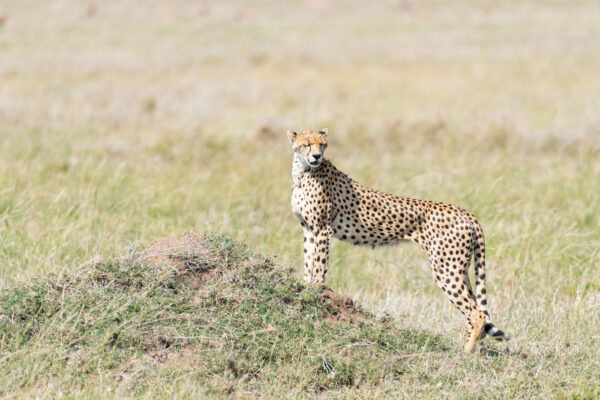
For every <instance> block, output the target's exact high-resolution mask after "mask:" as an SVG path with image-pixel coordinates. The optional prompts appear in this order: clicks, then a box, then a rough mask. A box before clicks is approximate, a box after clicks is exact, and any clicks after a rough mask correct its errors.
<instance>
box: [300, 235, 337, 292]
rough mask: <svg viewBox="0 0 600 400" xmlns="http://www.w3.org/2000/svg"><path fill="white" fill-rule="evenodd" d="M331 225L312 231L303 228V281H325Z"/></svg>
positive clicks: (309, 282)
mask: <svg viewBox="0 0 600 400" xmlns="http://www.w3.org/2000/svg"><path fill="white" fill-rule="evenodd" d="M332 235H333V230H332V229H331V227H325V228H322V229H320V230H316V231H313V230H311V229H310V228H304V283H305V284H307V285H308V284H319V283H325V276H326V275H327V265H328V262H329V247H330V245H331V236H332Z"/></svg>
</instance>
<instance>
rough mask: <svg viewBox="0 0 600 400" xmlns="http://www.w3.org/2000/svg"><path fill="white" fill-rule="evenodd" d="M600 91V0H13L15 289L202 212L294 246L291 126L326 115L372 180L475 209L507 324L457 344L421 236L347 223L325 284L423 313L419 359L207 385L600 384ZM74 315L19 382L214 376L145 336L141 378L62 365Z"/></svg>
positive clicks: (198, 223) (207, 222) (576, 393)
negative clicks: (376, 240)
mask: <svg viewBox="0 0 600 400" xmlns="http://www.w3.org/2000/svg"><path fill="white" fill-rule="evenodd" d="M598 93H600V6H599V5H598V3H597V2H595V1H587V2H583V1H572V2H554V1H529V2H517V1H508V2H495V1H487V2H460V3H453V4H449V3H447V2H431V1H423V2H417V1H414V2H413V1H383V2H378V3H373V2H359V1H345V2H342V1H324V0H323V1H320V0H312V1H304V2H275V1H256V2H252V4H249V3H246V2H241V1H240V2H234V1H224V2H188V1H147V2H144V3H143V4H142V3H135V2H130V1H125V2H117V1H114V2H113V1H110V2H108V1H105V2H91V1H85V2H80V1H55V2H44V1H19V2H16V1H12V2H11V1H2V2H0V293H16V292H14V291H15V290H19V288H21V287H25V286H24V285H26V284H31V282H37V281H38V278H39V279H44V278H43V277H45V276H49V274H54V276H56V275H58V276H70V274H71V273H72V274H73V276H79V275H77V274H80V273H82V272H76V271H81V270H82V267H81V266H82V265H84V266H86V265H87V266H90V265H95V264H93V263H91V264H90V260H93V259H96V258H110V257H114V256H119V255H122V254H124V253H126V252H128V251H129V252H131V251H132V249H133V250H135V249H136V248H139V247H141V246H142V244H145V243H148V242H150V241H152V240H153V239H155V238H157V237H162V236H180V235H181V234H182V233H183V232H186V231H193V232H218V233H223V234H226V235H227V236H228V237H231V238H233V239H235V240H237V241H240V242H244V243H246V244H247V245H248V247H249V248H250V249H252V251H253V252H257V253H261V254H265V255H277V258H276V259H275V262H276V263H277V264H279V265H284V266H298V267H299V266H300V265H301V242H302V235H301V229H300V227H299V225H298V223H297V221H296V220H295V218H294V217H293V216H292V215H291V211H290V206H289V202H290V191H291V177H290V167H291V150H290V149H289V145H288V142H287V139H286V138H285V130H286V129H288V128H292V129H296V130H302V129H304V128H321V127H328V128H329V132H330V146H329V149H328V151H327V156H328V157H329V158H330V159H331V160H332V161H333V162H334V163H335V164H336V165H337V166H338V167H339V168H340V169H341V170H343V171H344V172H346V173H348V174H349V175H350V176H352V177H354V178H355V179H357V180H358V181H359V182H361V183H363V184H365V185H369V186H372V187H375V188H378V189H380V190H384V191H388V192H392V193H396V194H401V195H404V196H409V197H416V198H422V199H435V200H438V201H444V202H450V203H456V204H460V205H462V206H463V207H465V208H468V209H470V210H471V211H472V212H473V213H474V214H475V215H476V216H477V217H478V219H479V220H480V222H481V224H482V226H483V228H484V231H485V233H486V239H487V260H488V264H487V265H488V273H487V277H488V294H489V295H488V301H489V304H490V310H491V313H492V318H493V319H494V321H495V323H496V324H497V326H498V327H500V328H501V329H503V330H505V331H506V332H507V333H508V334H509V335H511V336H512V338H513V340H512V342H511V343H510V345H509V348H508V350H506V347H505V346H504V345H497V344H486V349H487V351H486V352H485V353H484V354H480V355H476V356H473V355H471V356H467V355H464V354H462V352H461V347H462V342H463V340H464V337H465V334H464V333H465V332H464V331H465V329H464V325H463V322H462V319H461V317H460V316H459V314H458V312H457V311H456V310H455V309H453V308H452V307H451V306H450V304H448V303H447V301H446V300H445V299H444V297H443V295H442V293H441V291H440V290H439V289H438V288H437V287H436V286H435V284H434V283H433V280H432V279H431V274H430V272H429V270H428V264H427V260H426V258H425V255H424V253H423V252H422V251H421V250H420V249H419V248H418V247H417V246H414V245H406V246H400V247H395V248H385V249H379V250H376V251H371V250H368V249H363V248H354V247H351V246H349V245H345V244H342V243H339V242H336V243H334V245H333V251H332V256H331V262H330V274H329V277H328V283H329V284H330V285H331V286H332V287H333V288H334V289H335V290H336V291H337V292H340V293H344V294H348V295H351V296H352V297H353V298H354V299H355V301H356V302H357V303H359V304H361V305H362V306H363V307H364V308H365V309H366V310H369V311H371V312H372V313H373V314H375V315H377V316H383V315H389V316H390V317H393V321H394V322H393V324H395V326H394V327H387V328H385V329H396V330H397V332H415V334H414V335H415V339H414V341H412V342H410V343H412V344H410V346H408V347H409V348H410V353H409V355H411V357H407V359H408V360H410V362H407V363H405V364H403V365H404V369H403V370H402V373H390V374H389V375H385V376H380V377H379V378H378V379H371V380H369V379H370V378H369V379H366V383H365V384H362V386H361V382H363V381H362V380H361V379H357V380H354V378H353V380H351V381H348V380H346V381H344V380H342V381H335V380H334V381H330V382H328V383H327V382H326V383H325V384H323V385H321V386H319V385H320V384H319V385H316V386H311V384H308V383H306V382H303V381H301V380H293V379H292V380H290V381H287V383H286V381H281V380H277V379H278V378H277V376H278V375H277V374H272V375H269V374H268V373H267V372H265V371H262V373H263V375H260V374H258V375H257V376H254V377H253V378H252V379H255V380H250V381H248V380H247V377H245V378H244V379H246V380H243V379H242V378H243V377H244V376H243V374H242V376H241V377H238V376H236V373H234V372H235V371H236V368H237V367H235V368H229V370H230V371H233V372H232V374H233V375H231V376H230V379H231V382H233V381H236V380H237V381H239V382H238V383H239V384H238V385H233V386H232V385H231V382H229V383H228V382H227V380H226V379H225V380H224V381H219V380H217V381H213V382H212V383H211V385H212V386H211V388H212V389H211V390H213V391H211V392H210V393H212V394H213V395H214V396H217V397H218V396H225V395H227V394H229V395H232V396H238V397H255V396H260V395H263V396H265V397H273V398H277V397H282V396H285V395H287V394H289V395H290V396H294V397H299V396H323V397H346V398H353V397H356V396H359V397H381V398H385V397H399V396H411V397H430V398H438V397H440V396H442V397H450V398H463V397H474V398H476V397H479V396H485V397H515V398H531V397H541V398H549V397H550V398H554V397H557V398H562V397H567V398H568V397H579V398H595V397H598V396H600V387H599V386H598V383H597V382H599V381H600V365H599V361H598V360H599V359H600V343H599V342H600V328H599V327H600V312H599V311H600V268H599V264H600V254H599V249H600V232H599V231H598V225H599V223H600V220H599V218H600V217H599V215H600V198H599V197H600V100H599V98H598ZM90 268H91V267H90ZM132 268H133V267H132ZM83 270H84V271H85V270H86V269H85V267H84V268H83ZM128 271H129V270H128ZM113 272H114V271H113ZM90 273H91V272H90ZM136 274H138V272H136ZM136 276H138V275H136ZM142 276H144V275H142ZM296 276H297V277H300V271H299V270H297V271H296ZM146 278H147V282H153V281H152V278H150V277H146ZM86 279H87V278H86ZM156 279H158V278H156ZM161 279H162V278H161ZM282 279H283V278H282ZM84 281H85V279H84ZM160 282H162V281H160ZM286 282H287V281H286ZM157 285H158V286H156V287H159V288H162V287H163V286H161V285H163V283H160V284H157ZM165 285H166V286H167V287H168V284H165ZM175 286H176V285H175ZM36 287H37V286H36ZM152 288H155V287H154V286H152ZM152 290H154V289H152ZM161 290H162V289H161ZM286 290H287V289H286ZM290 290H291V289H290ZM292 292H293V290H292ZM286 293H287V292H286ZM294 293H295V292H294ZM303 293H304V292H303ZM25 297H27V296H25ZM51 298H52V299H55V298H54V297H51ZM58 298H60V296H59V297H56V299H58ZM174 299H175V297H174V298H173V299H171V301H172V302H173V304H177V303H176V301H175V300H174ZM163 300H164V299H163ZM188 300H189V301H192V300H193V299H192V300H190V299H188ZM57 301H58V300H57ZM182 301H183V300H182ZM186 301H187V300H186ZM269 301H270V300H269ZM181 304H188V303H181ZM190 304H191V303H190ZM215 304H216V303H215ZM311 304H312V303H311ZM0 306H1V305H0ZM72 306H73V305H72ZM143 306H144V305H141V306H140V307H142V308H143ZM145 306H147V307H151V302H150V303H148V304H145ZM73 307H74V306H73ZM71 311H73V310H72V309H71ZM185 312H191V311H190V310H186V311H185ZM73 313H74V314H69V315H70V317H69V318H67V317H65V319H64V324H66V325H65V326H67V325H68V324H69V323H70V322H69V321H72V320H77V314H76V313H75V312H74V311H73ZM61 315H63V314H61ZM49 318H50V317H49ZM310 318H313V317H310ZM315 318H316V317H315ZM373 318H375V317H373ZM52 321H54V322H52ZM56 321H57V320H56V319H51V322H49V323H48V324H46V325H43V326H45V328H46V329H47V330H48V332H49V333H48V335H46V336H44V335H42V336H44V337H42V338H40V337H38V338H37V339H36V340H37V342H36V343H37V345H36V344H33V345H32V344H31V343H29V342H27V341H17V342H14V341H11V340H14V337H13V338H12V339H10V338H11V337H12V336H11V337H9V336H7V335H8V334H7V333H4V336H0V340H1V341H0V345H2V346H3V348H0V365H5V366H6V365H9V366H10V373H11V376H12V379H9V378H6V376H7V370H6V368H9V367H4V368H5V369H4V370H3V371H2V372H3V375H4V378H0V395H2V396H5V397H14V396H23V397H31V396H51V397H53V396H57V397H59V396H61V395H65V396H83V395H88V396H91V397H107V396H109V397H110V396H116V397H122V396H133V395H139V396H146V397H153V396H156V395H158V394H162V395H165V396H177V397H186V396H194V395H197V394H201V393H204V394H206V393H205V391H206V390H207V389H206V386H205V383H206V382H207V378H206V377H204V376H202V375H198V373H199V372H198V371H201V368H200V367H199V366H198V365H197V367H198V368H195V369H194V368H191V369H190V368H186V365H182V363H177V362H175V363H171V364H169V365H168V366H165V365H164V364H160V363H159V364H160V365H158V364H156V363H157V362H156V360H155V359H154V358H152V357H150V356H148V355H145V356H144V357H146V358H144V357H142V358H140V359H137V358H136V360H135V362H134V361H131V360H129V361H128V362H129V364H127V367H126V368H125V369H126V370H127V371H131V368H133V370H135V371H137V370H144V371H146V373H144V374H139V375H136V376H137V377H138V378H136V380H134V381H135V382H134V383H132V380H128V379H124V378H123V376H130V375H127V373H125V372H123V368H120V367H119V365H120V364H119V363H120V362H122V360H123V359H124V358H123V357H125V355H123V354H121V353H118V352H117V350H115V354H117V353H118V354H121V355H120V356H118V354H117V355H115V358H114V359H113V360H116V361H115V362H113V363H112V364H111V363H109V364H106V365H108V367H106V365H105V364H103V368H99V367H98V368H93V367H90V365H92V362H97V363H99V361H98V360H105V359H106V357H109V356H110V352H108V351H107V353H106V354H104V353H102V352H100V351H98V352H96V353H94V356H95V357H96V358H93V357H92V359H91V360H92V361H90V363H88V364H86V365H87V366H86V368H76V367H69V368H67V367H60V368H59V367H56V366H54V368H50V367H48V365H47V364H44V362H43V361H42V360H43V357H42V355H44V354H45V353H44V351H46V352H51V348H50V347H49V346H50V345H49V344H51V343H54V342H52V341H51V340H50V339H49V338H51V337H54V336H52V335H50V333H52V332H54V329H55V328H56V326H55V325H53V324H54V323H56ZM311 321H313V320H311ZM374 321H375V319H374ZM139 323H143V322H139ZM385 323H386V324H389V321H388V322H385ZM134 325H135V324H134ZM68 326H70V325H68ZM335 326H336V327H337V326H338V325H335ZM267 329H268V328H267ZM332 329H333V328H332ZM335 329H338V331H335V332H334V331H326V333H324V334H327V335H330V336H331V335H333V334H334V333H335V335H343V332H344V330H343V329H341V328H335ZM348 329H350V328H348ZM373 329H375V328H373ZM382 329H383V328H382ZM69 332H70V334H71V335H75V334H76V333H77V332H76V331H69ZM252 332H255V331H252ZM332 332H334V333H332ZM221 333H222V332H221ZM221 333H220V334H221ZM13 334H14V332H13V333H11V334H10V335H13ZM369 334H373V332H371V333H369ZM419 335H426V337H430V338H434V339H435V340H433V339H432V340H433V341H434V342H435V343H436V344H435V345H434V347H432V345H431V344H430V340H429V339H425V340H422V339H419V338H420V337H421V336H419ZM359 336H360V335H359ZM24 337H25V336H24ZM77 337H78V336H77ZM328 337H329V336H328ZM340 337H342V336H340ZM57 340H58V339H57ZM323 340H324V341H325V342H326V339H323ZM327 340H329V339H327ZM390 340H391V339H390ZM108 342H110V340H108ZM438 342H439V343H442V344H439V343H438ZM57 343H61V344H62V341H60V340H59V341H58V342H57ZM93 343H96V342H93ZM98 343H99V344H97V346H100V347H98V348H103V347H102V346H103V345H104V344H105V342H103V341H100V342H98ZM103 343H104V344H103ZM253 343H254V342H253ZM306 343H308V342H306ZM310 343H311V345H314V346H317V347H318V346H320V345H323V344H322V343H320V344H315V343H314V342H310ZM352 343H355V342H352ZM352 343H350V342H348V343H347V344H345V345H348V344H352ZM356 343H361V342H360V341H357V342H356ZM42 344H43V346H42ZM204 344H205V343H204V342H203V341H202V340H199V341H198V343H196V344H195V345H196V346H197V347H196V349H197V351H198V352H201V349H202V346H203V345H204ZM19 346H20V347H19ZM56 346H58V344H57V345H56ZM411 346H412V347H411ZM355 347H359V346H355ZM98 348H96V347H95V349H96V350H98ZM418 349H421V350H420V351H419V350H418ZM59 350H60V347H57V348H56V349H55V352H57V353H58V352H59ZM238 350H239V349H238ZM19 351H20V353H19ZM36 351H37V353H36ZM231 351H232V353H231V354H233V355H231V357H235V354H236V353H235V351H233V350H231ZM297 351H299V352H302V351H303V350H302V349H299V350H297ZM323 351H326V349H324V350H323ZM23 352H25V353H28V354H33V355H32V356H30V357H24V356H23ZM40 354H41V355H40ZM373 354H375V353H373ZM414 354H417V356H414ZM363 356H364V355H363ZM119 357H121V358H119ZM377 357H381V358H380V359H381V360H384V359H385V357H384V356H382V355H377ZM51 359H52V358H51ZM59 359H60V357H59ZM57 360H58V359H57ZM248 360H250V361H248V362H252V359H250V358H248ZM278 360H279V359H278ZM361 360H362V359H361ZM221 361H222V360H221ZM350 361H351V360H350ZM350 361H348V362H350ZM363 361H364V360H363ZM57 362H58V363H60V362H62V361H57ZM371 362H372V361H371ZM382 364H384V362H383V361H382ZM98 365H99V364H97V366H98ZM201 365H204V364H201ZM320 365H328V364H326V363H325V362H324V361H323V363H322V364H320ZM344 365H345V364H344ZM348 365H350V364H348ZM363 365H364V366H369V368H370V366H371V365H372V364H370V363H369V362H368V361H364V362H361V363H359V364H357V365H355V366H354V367H352V368H358V369H359V373H357V374H355V375H352V376H363V375H362V372H361V370H360V368H361V366H363ZM104 367H106V368H108V369H104ZM259 367H260V366H259ZM295 367H296V368H297V369H298V368H303V366H302V364H301V363H300V364H298V365H295ZM305 367H306V370H307V374H310V371H311V368H312V366H309V365H307V366H305ZM136 368H137V369H136ZM250 369H251V370H252V371H253V373H255V372H256V371H255V370H254V369H252V368H250ZM326 369H327V368H326ZM340 369H343V368H342V367H341V366H338V370H340ZM115 371H117V372H115ZM148 371H150V372H148ZM194 371H195V372H194ZM121 372H123V373H121ZM251 375H252V374H251ZM286 376H287V375H286ZM325 376H326V377H327V376H329V375H328V371H325ZM365 376H367V375H365ZM369 376H370V375H369ZM211 377H213V378H214V376H212V375H211ZM2 379H3V380H2ZM215 379H216V378H215ZM260 379H264V381H262V382H263V386H262V388H261V385H258V384H256V382H261V381H260ZM279 379H281V377H280V378H279ZM257 380H258V381H257ZM252 382H253V383H252ZM290 382H291V383H295V384H297V386H293V385H292V386H290V385H291V383H290ZM313 383H314V382H313ZM305 389H306V390H305ZM309 389H310V390H309ZM210 393H209V394H210Z"/></svg>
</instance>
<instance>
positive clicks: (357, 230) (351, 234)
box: [332, 212, 408, 248]
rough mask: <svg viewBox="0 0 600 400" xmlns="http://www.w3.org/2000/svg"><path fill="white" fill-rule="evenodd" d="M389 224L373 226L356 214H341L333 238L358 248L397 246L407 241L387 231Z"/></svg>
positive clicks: (335, 223)
mask: <svg viewBox="0 0 600 400" xmlns="http://www.w3.org/2000/svg"><path fill="white" fill-rule="evenodd" d="M387 226H388V225H387V224H373V223H368V222H366V221H362V220H361V218H360V216H358V215H356V214H355V213H351V212H350V213H345V214H340V215H337V216H336V217H335V219H334V220H333V223H332V227H333V228H334V234H333V236H334V237H335V238H336V239H339V240H341V241H344V242H347V243H351V244H354V245H357V246H366V247H371V248H375V247H379V246H389V245H395V244H399V243H402V242H405V241H407V239H408V238H405V237H402V235H399V234H398V233H396V232H392V231H391V229H386V228H387Z"/></svg>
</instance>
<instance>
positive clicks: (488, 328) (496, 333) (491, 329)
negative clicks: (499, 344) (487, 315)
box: [483, 322, 510, 342]
mask: <svg viewBox="0 0 600 400" xmlns="http://www.w3.org/2000/svg"><path fill="white" fill-rule="evenodd" d="M483 329H484V330H485V333H486V334H487V335H488V336H490V337H493V338H495V339H497V340H501V341H503V342H508V341H509V340H510V336H507V335H506V333H504V332H502V331H501V330H500V329H498V328H496V327H495V326H494V324H492V323H491V322H486V323H485V325H484V326H483Z"/></svg>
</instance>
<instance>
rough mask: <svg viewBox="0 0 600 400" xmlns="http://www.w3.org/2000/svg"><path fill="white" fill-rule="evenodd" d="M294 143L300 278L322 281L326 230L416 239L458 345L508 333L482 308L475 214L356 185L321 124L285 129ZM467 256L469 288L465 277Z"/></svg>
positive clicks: (366, 238) (481, 257)
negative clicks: (462, 331) (330, 150)
mask: <svg viewBox="0 0 600 400" xmlns="http://www.w3.org/2000/svg"><path fill="white" fill-rule="evenodd" d="M288 138H289V139H290V142H291V144H292V148H293V150H294V160H293V164H292V178H293V182H294V188H293V192H292V211H293V213H294V215H296V217H297V218H298V220H299V221H300V225H302V229H303V231H304V283H305V284H320V283H325V276H326V274H327V265H328V260H329V248H330V244H331V239H332V237H335V238H337V239H340V240H343V241H345V242H349V243H352V244H355V245H363V246H371V247H373V248H375V247H377V246H383V245H390V244H395V243H399V242H402V241H412V242H415V243H417V244H418V245H419V246H421V248H423V249H424V250H425V251H426V252H427V256H428V258H429V263H430V265H431V271H432V273H433V278H434V280H435V282H436V284H437V285H438V286H439V287H440V288H441V289H442V290H443V291H444V293H445V294H446V296H447V298H448V300H450V302H451V303H452V304H454V305H455V306H456V307H457V308H458V309H459V310H460V312H461V313H462V314H463V315H464V317H465V319H466V324H467V328H468V338H467V342H466V344H465V351H466V352H467V353H470V352H472V351H473V349H474V346H475V343H476V342H477V341H478V340H480V339H482V338H483V337H485V335H486V334H487V335H489V336H492V337H494V338H497V339H499V340H508V339H509V338H508V337H507V336H506V335H505V334H504V332H502V331H501V330H499V329H498V328H496V327H495V326H494V324H493V323H492V322H491V320H490V314H489V312H488V310H487V299H486V290H485V241H484V238H483V231H482V229H481V226H480V225H479V222H478V221H477V219H476V218H475V217H474V216H473V214H471V213H470V212H469V211H467V210H465V209H463V208H460V207H457V206H455V205H451V204H444V203H438V202H434V201H423V200H416V199H410V198H406V197H398V196H394V195H391V194H387V193H382V192H378V191H376V190H373V189H370V188H367V187H364V186H361V185H360V184H359V183H357V182H356V181H354V180H352V179H350V178H349V177H348V176H347V175H345V174H344V173H342V172H340V171H339V170H338V169H337V168H336V167H335V166H334V165H333V164H332V163H331V162H330V161H329V160H327V159H325V158H324V156H323V153H324V151H325V149H326V148H327V129H323V130H321V131H318V132H317V131H313V130H306V131H304V132H301V133H296V132H291V131H288ZM471 257H473V259H474V264H475V293H474V292H473V289H472V287H471V283H470V281H469V276H468V270H469V266H470V264H471Z"/></svg>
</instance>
